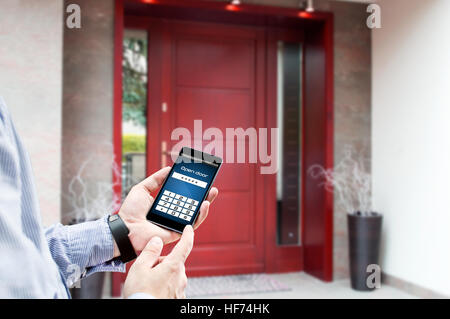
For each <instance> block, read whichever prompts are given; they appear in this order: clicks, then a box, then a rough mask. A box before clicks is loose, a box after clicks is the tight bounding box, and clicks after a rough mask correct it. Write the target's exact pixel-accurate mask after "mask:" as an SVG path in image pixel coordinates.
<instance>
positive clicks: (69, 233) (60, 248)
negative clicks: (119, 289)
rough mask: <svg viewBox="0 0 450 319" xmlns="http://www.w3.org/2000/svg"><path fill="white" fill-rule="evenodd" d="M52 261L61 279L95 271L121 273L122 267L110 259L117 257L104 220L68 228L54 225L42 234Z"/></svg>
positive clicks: (123, 267) (117, 252)
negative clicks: (76, 271) (76, 272)
mask: <svg viewBox="0 0 450 319" xmlns="http://www.w3.org/2000/svg"><path fill="white" fill-rule="evenodd" d="M45 235H46V238H47V242H48V245H49V248H50V251H51V254H52V257H53V259H54V260H55V262H56V264H57V265H58V267H59V268H60V271H61V273H62V274H63V276H64V277H65V278H68V277H69V276H70V275H72V276H73V274H74V273H73V272H74V267H76V268H77V270H79V273H80V275H82V277H83V276H87V275H89V274H91V273H93V272H97V271H122V272H123V271H124V270H125V266H124V265H123V264H122V263H121V262H119V261H114V262H112V261H111V260H112V259H113V258H114V257H117V256H118V255H119V251H118V249H117V246H115V243H114V240H113V238H112V235H111V232H110V230H109V227H108V224H107V222H106V217H103V218H101V219H99V220H96V221H91V222H86V223H80V224H77V225H72V226H63V225H61V224H57V225H54V226H52V227H50V228H48V229H46V231H45Z"/></svg>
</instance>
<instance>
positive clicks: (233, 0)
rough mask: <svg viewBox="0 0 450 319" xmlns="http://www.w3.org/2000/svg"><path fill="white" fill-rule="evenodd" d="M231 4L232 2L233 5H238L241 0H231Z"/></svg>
mask: <svg viewBox="0 0 450 319" xmlns="http://www.w3.org/2000/svg"><path fill="white" fill-rule="evenodd" d="M231 4H232V5H233V6H238V5H240V4H241V0H231Z"/></svg>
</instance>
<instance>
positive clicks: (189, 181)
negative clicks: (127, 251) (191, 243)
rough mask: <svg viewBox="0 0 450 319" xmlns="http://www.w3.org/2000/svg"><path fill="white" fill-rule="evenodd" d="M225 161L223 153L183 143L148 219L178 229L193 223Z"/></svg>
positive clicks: (179, 231) (180, 229)
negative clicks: (221, 156) (214, 154)
mask: <svg viewBox="0 0 450 319" xmlns="http://www.w3.org/2000/svg"><path fill="white" fill-rule="evenodd" d="M221 165H222V159H221V158H220V157H217V156H213V155H210V154H208V153H204V152H202V151H197V150H194V149H192V148H189V147H183V149H182V150H181V151H180V154H179V156H178V158H177V160H176V161H175V163H174V165H173V166H172V169H171V170H170V173H169V175H168V177H167V178H166V180H165V181H164V184H163V185H162V187H161V189H160V191H159V193H158V195H157V196H156V198H155V201H154V202H153V205H152V207H151V208H150V210H149V212H148V214H147V219H148V220H149V221H151V222H152V223H154V224H157V225H159V226H162V227H164V228H167V229H170V230H173V231H175V232H178V233H182V232H183V229H184V227H185V226H186V225H193V224H194V223H195V221H196V220H197V217H198V214H199V212H200V205H201V204H202V202H203V201H204V200H205V199H206V197H207V196H208V192H209V190H210V189H211V186H212V184H213V183H214V180H215V178H216V176H217V173H218V172H219V169H220V166H221Z"/></svg>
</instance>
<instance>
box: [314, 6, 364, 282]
mask: <svg viewBox="0 0 450 319" xmlns="http://www.w3.org/2000/svg"><path fill="white" fill-rule="evenodd" d="M314 3H315V5H316V7H317V8H318V9H320V10H324V11H331V12H333V13H334V115H335V118H334V161H335V164H336V163H339V161H341V159H342V157H343V151H344V147H346V146H351V147H352V148H353V149H355V151H357V152H358V153H359V154H360V155H361V156H363V157H364V158H367V159H368V163H369V165H368V167H367V169H368V170H370V169H371V168H370V158H371V30H370V29H369V28H367V26H366V19H367V17H368V16H369V14H368V13H367V12H366V8H367V4H362V3H351V2H340V1H317V0H316V1H315V2H314ZM347 213H348V212H346V211H344V210H343V209H342V207H341V206H340V205H339V203H338V202H337V199H336V198H335V204H334V237H333V239H334V251H333V258H334V259H333V263H334V265H333V266H334V278H335V279H340V278H346V277H348V276H349V266H348V238H347Z"/></svg>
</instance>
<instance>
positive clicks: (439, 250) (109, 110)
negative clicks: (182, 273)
mask: <svg viewBox="0 0 450 319" xmlns="http://www.w3.org/2000/svg"><path fill="white" fill-rule="evenodd" d="M0 4H1V10H0V70H1V72H0V96H2V97H3V99H4V100H5V102H6V105H7V106H8V107H9V109H10V111H11V113H12V116H13V119H14V121H15V123H16V125H17V127H18V131H19V134H20V135H21V137H22V139H23V141H24V143H25V146H26V148H27V149H28V151H29V153H30V156H31V161H32V165H33V169H34V174H35V176H36V186H37V191H38V194H39V201H40V206H41V212H42V218H43V222H44V225H50V224H52V223H56V222H62V223H64V224H73V223H78V222H83V221H87V220H92V219H97V218H99V217H101V216H103V215H104V214H106V213H111V212H114V211H116V210H117V208H118V205H120V201H121V200H122V199H123V198H124V197H125V196H126V194H127V192H128V191H129V189H130V187H131V186H132V185H134V184H135V183H137V182H139V181H140V180H142V179H143V178H144V177H145V176H147V175H148V174H150V173H152V172H154V171H156V170H157V169H159V168H160V167H162V166H165V165H171V163H172V162H171V159H170V156H169V155H170V150H171V148H172V146H173V144H175V142H176V141H173V140H172V138H171V132H172V130H173V129H175V128H177V127H186V128H188V129H189V130H191V131H192V128H193V123H194V120H196V119H201V120H202V121H203V130H206V129H207V128H209V127H217V128H220V129H222V130H223V132H225V129H226V128H228V127H231V128H237V127H243V128H244V129H246V128H248V127H255V128H271V127H278V128H279V129H280V134H279V136H278V139H277V140H276V145H277V147H276V150H277V154H278V172H277V173H276V174H273V175H261V174H260V170H259V168H260V166H261V164H260V163H256V164H248V163H247V164H245V163H242V164H225V165H224V168H223V171H222V172H221V175H220V177H219V178H218V179H217V182H216V186H217V187H218V188H219V189H220V192H221V193H220V196H219V198H218V200H217V202H216V203H215V204H214V206H213V208H212V211H211V213H210V216H209V217H208V220H207V221H206V223H205V224H204V225H203V226H202V227H201V229H199V230H198V236H196V247H195V249H194V251H193V253H192V256H191V257H190V259H189V261H188V264H187V266H188V267H187V270H188V275H189V276H190V278H191V279H190V283H189V286H188V297H232V296H235V297H236V296H237V297H239V298H242V297H255V298H328V297H331V298H417V297H419V298H433V297H444V298H445V297H449V296H450V288H449V287H450V275H449V274H448V269H449V268H450V254H449V251H448V245H449V243H450V232H448V228H449V226H450V212H449V208H448V207H449V205H448V204H450V202H449V198H450V196H448V192H449V189H450V187H449V185H448V184H449V181H450V164H449V163H450V139H449V138H448V136H450V131H449V130H450V125H449V123H448V120H449V118H450V108H449V106H450V93H449V92H450V90H449V89H448V88H449V85H450V77H449V74H450V62H449V61H450V60H449V59H448V56H449V53H450V40H449V39H450V37H449V34H450V22H449V20H448V18H447V12H449V11H450V2H449V1H446V0H389V1H388V0H378V1H362V0H361V1H357V0H352V1H350V0H349V1H334V0H315V1H298V0H241V1H202V0H192V1H191V0H186V1H174V0H142V1H138V0H116V1H114V0H95V1H94V0H64V1H63V0H40V1H26V0H0ZM73 4H75V5H76V6H71V5H73ZM370 4H375V5H376V6H369V5H370ZM77 12H79V13H80V15H79V19H78V17H77V15H76V14H77ZM77 19H78V20H77ZM77 21H79V22H80V24H79V25H77ZM192 142H196V141H194V139H193V140H192ZM222 142H223V143H224V144H225V143H229V142H230V141H229V140H226V138H224V139H223V141H222ZM231 142H234V140H232V141H231ZM205 144H207V141H206V142H205V141H203V146H205ZM226 145H227V144H226ZM269 150H270V147H269ZM247 156H248V155H247ZM317 165H319V166H317ZM311 167H319V169H325V170H327V169H328V171H321V172H322V173H323V172H325V173H326V172H328V173H330V172H335V175H334V177H335V179H331V181H330V184H329V185H327V184H326V185H324V181H326V179H324V178H326V177H327V176H328V177H330V174H313V172H312V171H311ZM330 169H331V171H330ZM333 169H334V170H333ZM334 187H338V191H335V192H334V196H333V192H332V190H333V188H334ZM330 190H331V191H330ZM342 196H343V197H342ZM361 198H364V205H362V204H361V201H362V199H361ZM355 202H357V203H356V204H355ZM358 203H359V204H358ZM363 206H364V208H361V207H363ZM381 216H382V217H381ZM369 264H376V265H379V269H378V268H376V269H375V272H374V275H377V274H378V273H377V272H378V271H380V275H381V280H382V282H381V288H375V287H371V286H370V285H369V286H370V287H369V286H367V282H366V279H367V276H369V275H370V274H371V273H372V271H368V270H367V269H366V266H367V265H369ZM363 266H364V267H363ZM124 278H125V276H124V275H122V274H106V275H103V274H96V275H94V276H91V277H89V278H87V279H85V280H83V281H82V288H81V289H74V291H73V294H74V296H75V297H83V298H95V297H104V298H109V297H119V296H120V295H121V286H122V283H123V280H124ZM373 282H375V283H376V282H377V279H376V278H375V279H374V281H373ZM218 287H221V288H220V289H219V288H218ZM377 287H378V286H377ZM352 288H353V289H352ZM361 290H371V292H370V293H366V292H361Z"/></svg>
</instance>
